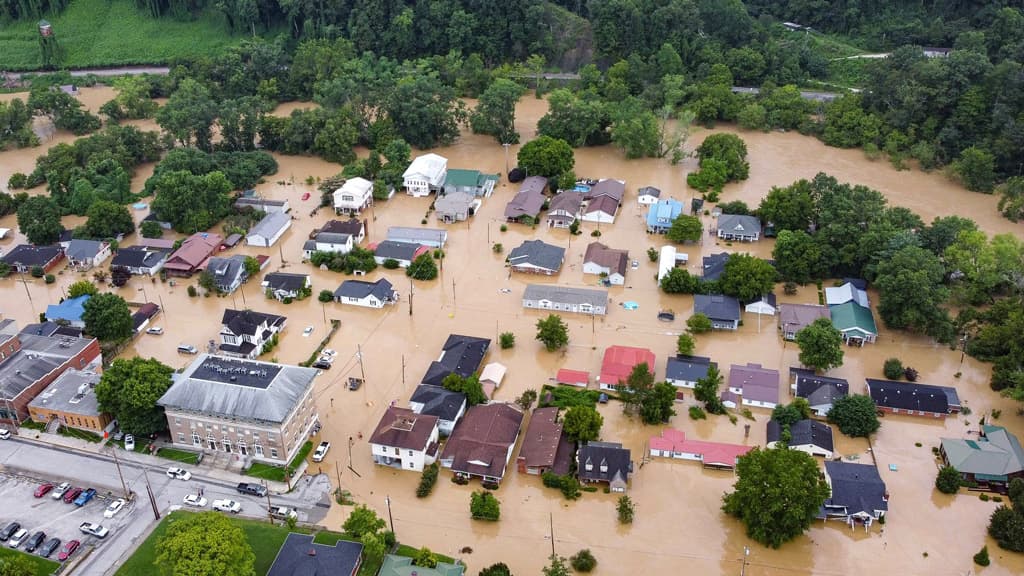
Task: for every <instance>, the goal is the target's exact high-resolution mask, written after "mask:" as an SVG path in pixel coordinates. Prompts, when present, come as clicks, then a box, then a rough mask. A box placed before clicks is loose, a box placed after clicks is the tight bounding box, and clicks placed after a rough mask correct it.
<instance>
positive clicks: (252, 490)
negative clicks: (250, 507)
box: [237, 482, 267, 498]
mask: <svg viewBox="0 0 1024 576" xmlns="http://www.w3.org/2000/svg"><path fill="white" fill-rule="evenodd" d="M237 489H238V493H239V494H249V495H251V496H259V497H261V498H262V497H263V496H266V495H267V488H266V487H265V486H263V485H262V484H252V483H249V482H241V483H239V484H238V488H237Z"/></svg>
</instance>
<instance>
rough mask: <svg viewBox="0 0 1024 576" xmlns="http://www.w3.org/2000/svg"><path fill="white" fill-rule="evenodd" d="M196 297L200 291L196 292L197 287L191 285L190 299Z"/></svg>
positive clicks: (189, 290)
mask: <svg viewBox="0 0 1024 576" xmlns="http://www.w3.org/2000/svg"><path fill="white" fill-rule="evenodd" d="M196 296H199V291H198V290H196V287H195V286H191V285H190V286H189V287H188V297H189V298H195V297H196Z"/></svg>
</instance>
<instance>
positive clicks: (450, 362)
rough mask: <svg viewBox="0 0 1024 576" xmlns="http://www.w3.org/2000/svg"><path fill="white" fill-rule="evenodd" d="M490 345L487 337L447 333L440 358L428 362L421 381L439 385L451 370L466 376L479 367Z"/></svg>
mask: <svg viewBox="0 0 1024 576" xmlns="http://www.w3.org/2000/svg"><path fill="white" fill-rule="evenodd" d="M490 345H491V340H490V339H489V338H477V337H475V336H463V335H461V334H451V335H449V336H448V340H446V341H445V343H444V346H443V347H442V348H441V350H442V351H443V352H442V356H441V359H440V360H435V361H434V362H431V363H430V367H429V368H427V373H426V374H425V375H424V376H423V380H422V382H423V383H424V384H433V385H435V386H440V385H441V384H442V383H443V382H444V379H445V377H446V376H448V375H449V374H451V373H453V372H454V373H455V374H458V375H459V376H462V377H463V378H468V377H469V376H471V375H472V374H473V373H474V372H476V371H477V370H479V369H480V363H481V362H483V359H484V356H485V355H486V354H487V348H488V347H490Z"/></svg>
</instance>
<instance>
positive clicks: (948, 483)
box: [935, 466, 963, 494]
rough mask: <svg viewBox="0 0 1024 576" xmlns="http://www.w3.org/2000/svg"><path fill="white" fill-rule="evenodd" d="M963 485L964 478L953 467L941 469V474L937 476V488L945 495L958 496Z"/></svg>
mask: <svg viewBox="0 0 1024 576" xmlns="http://www.w3.org/2000/svg"><path fill="white" fill-rule="evenodd" d="M962 483H963V478H961V477H960V473H959V472H957V470H956V468H953V467H952V466H943V467H942V468H939V473H938V474H937V475H936V476H935V487H936V488H938V489H939V492H942V493H943V494H956V493H957V492H959V491H960V486H961V484H962Z"/></svg>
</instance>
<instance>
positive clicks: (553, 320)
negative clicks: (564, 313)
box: [537, 314, 569, 352]
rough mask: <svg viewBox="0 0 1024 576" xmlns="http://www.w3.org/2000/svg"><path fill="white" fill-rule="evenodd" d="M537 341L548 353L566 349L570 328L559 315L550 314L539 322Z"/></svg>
mask: <svg viewBox="0 0 1024 576" xmlns="http://www.w3.org/2000/svg"><path fill="white" fill-rule="evenodd" d="M537 340H539V341H540V343H541V344H543V345H544V348H545V349H546V350H547V351H548V352H554V351H555V350H558V349H559V348H564V347H565V346H566V345H567V344H568V343H569V326H568V325H567V324H566V323H565V321H564V320H562V317H561V316H559V315H558V314H548V316H547V318H543V319H541V320H537Z"/></svg>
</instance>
